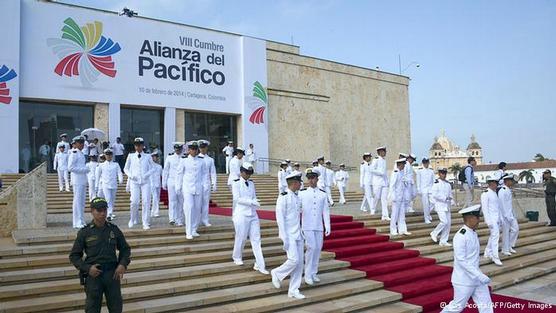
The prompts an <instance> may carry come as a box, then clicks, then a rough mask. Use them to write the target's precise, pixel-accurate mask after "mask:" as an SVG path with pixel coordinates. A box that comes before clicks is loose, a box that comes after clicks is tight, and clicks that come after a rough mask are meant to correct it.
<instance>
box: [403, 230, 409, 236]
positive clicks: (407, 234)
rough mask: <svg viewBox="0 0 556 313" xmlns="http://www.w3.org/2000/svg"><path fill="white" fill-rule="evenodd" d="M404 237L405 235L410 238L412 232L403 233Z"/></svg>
mask: <svg viewBox="0 0 556 313" xmlns="http://www.w3.org/2000/svg"><path fill="white" fill-rule="evenodd" d="M402 235H405V236H410V235H411V233H410V232H408V231H406V232H405V233H402Z"/></svg>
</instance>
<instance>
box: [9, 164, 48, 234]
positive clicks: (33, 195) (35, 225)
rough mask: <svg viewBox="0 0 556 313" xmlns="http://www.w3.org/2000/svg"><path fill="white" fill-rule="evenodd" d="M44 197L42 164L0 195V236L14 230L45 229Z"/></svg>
mask: <svg viewBox="0 0 556 313" xmlns="http://www.w3.org/2000/svg"><path fill="white" fill-rule="evenodd" d="M46 196H47V180H46V164H45V163H43V164H41V165H40V166H39V167H37V168H35V169H34V170H33V171H31V172H30V173H29V174H27V175H25V176H24V177H23V178H21V179H20V180H18V181H17V182H16V183H15V184H14V185H12V186H10V187H8V189H6V190H4V191H3V192H2V193H1V194H0V236H3V237H5V236H9V235H10V234H11V232H12V231H13V230H16V229H39V228H46V221H47V213H46Z"/></svg>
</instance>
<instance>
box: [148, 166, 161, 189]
mask: <svg viewBox="0 0 556 313" xmlns="http://www.w3.org/2000/svg"><path fill="white" fill-rule="evenodd" d="M161 176H162V165H160V164H158V163H156V162H153V171H152V174H151V186H152V187H155V188H160V179H161Z"/></svg>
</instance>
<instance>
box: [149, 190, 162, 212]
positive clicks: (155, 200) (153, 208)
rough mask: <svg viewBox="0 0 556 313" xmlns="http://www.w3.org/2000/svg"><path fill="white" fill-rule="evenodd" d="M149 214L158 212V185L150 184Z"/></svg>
mask: <svg viewBox="0 0 556 313" xmlns="http://www.w3.org/2000/svg"><path fill="white" fill-rule="evenodd" d="M151 199H152V204H151V216H158V215H159V214H160V186H151Z"/></svg>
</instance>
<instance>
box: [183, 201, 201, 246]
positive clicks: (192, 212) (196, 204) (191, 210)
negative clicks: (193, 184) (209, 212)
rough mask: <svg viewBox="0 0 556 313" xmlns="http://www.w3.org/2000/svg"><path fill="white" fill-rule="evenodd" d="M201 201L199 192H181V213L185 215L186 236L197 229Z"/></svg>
mask: <svg viewBox="0 0 556 313" xmlns="http://www.w3.org/2000/svg"><path fill="white" fill-rule="evenodd" d="M202 202H203V196H202V195H201V194H197V195H194V194H191V193H184V194H183V214H184V215H185V234H186V235H187V236H192V235H193V233H194V232H196V231H197V226H198V221H199V214H201V204H202Z"/></svg>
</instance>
